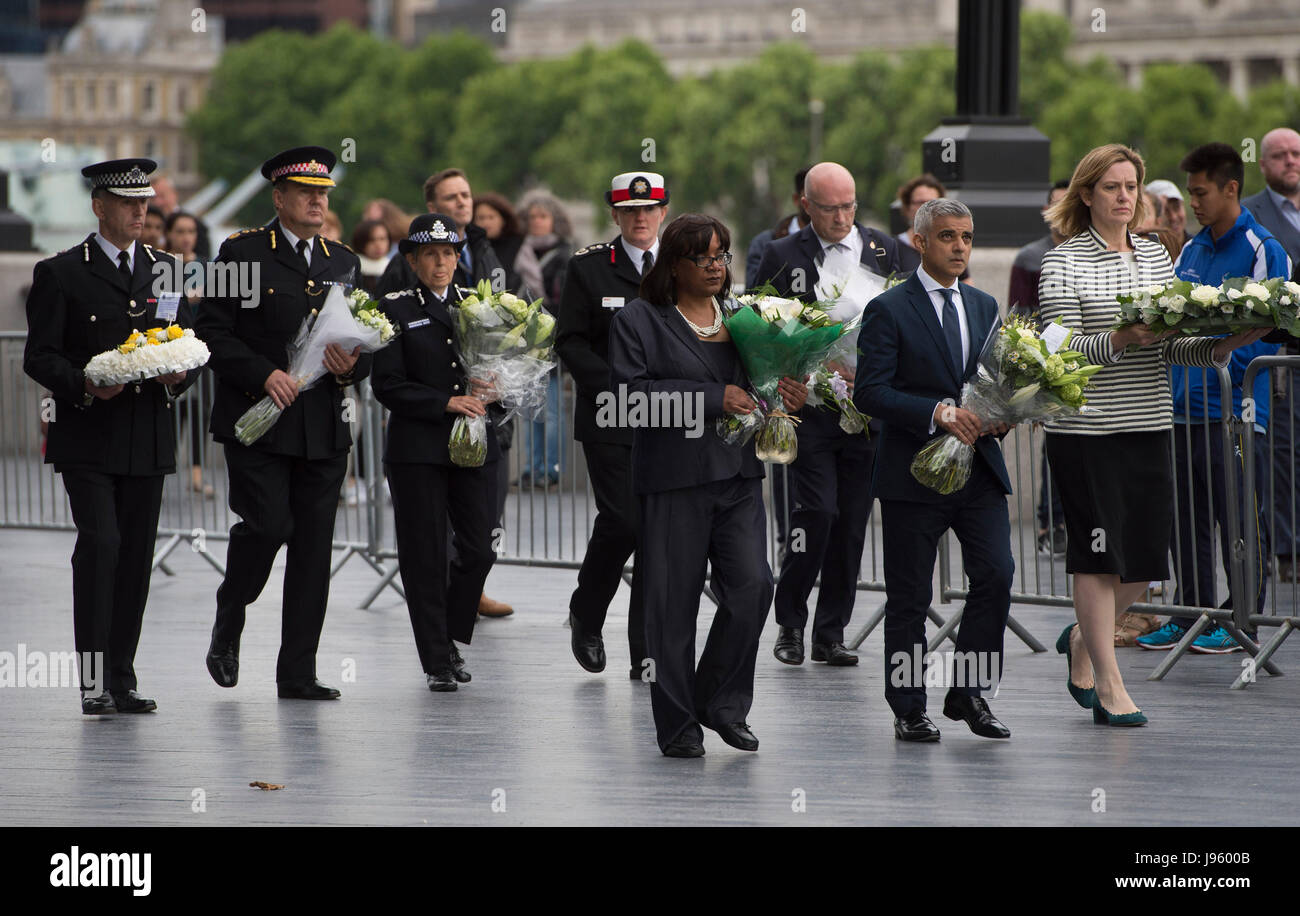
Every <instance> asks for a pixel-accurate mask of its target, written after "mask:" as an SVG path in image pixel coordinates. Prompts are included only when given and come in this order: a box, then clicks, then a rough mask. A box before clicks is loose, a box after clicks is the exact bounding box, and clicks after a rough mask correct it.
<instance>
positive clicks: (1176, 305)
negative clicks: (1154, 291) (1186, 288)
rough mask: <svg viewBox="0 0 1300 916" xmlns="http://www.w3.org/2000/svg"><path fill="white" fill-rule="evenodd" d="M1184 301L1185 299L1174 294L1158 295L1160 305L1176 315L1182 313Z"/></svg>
mask: <svg viewBox="0 0 1300 916" xmlns="http://www.w3.org/2000/svg"><path fill="white" fill-rule="evenodd" d="M1186 303H1187V300H1186V299H1184V298H1183V297H1182V296H1177V295H1175V296H1162V297H1160V305H1161V307H1162V308H1164V309H1165V310H1166V311H1168V312H1172V313H1174V314H1176V315H1181V314H1182V313H1183V306H1184V305H1185V304H1186Z"/></svg>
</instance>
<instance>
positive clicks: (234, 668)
mask: <svg viewBox="0 0 1300 916" xmlns="http://www.w3.org/2000/svg"><path fill="white" fill-rule="evenodd" d="M208 674H210V675H212V679H213V680H214V681H216V682H217V684H218V686H221V687H234V686H235V685H236V684H238V683H239V650H238V649H236V648H235V647H234V646H233V645H227V646H221V645H218V644H217V643H215V642H214V643H212V644H211V645H210V646H208Z"/></svg>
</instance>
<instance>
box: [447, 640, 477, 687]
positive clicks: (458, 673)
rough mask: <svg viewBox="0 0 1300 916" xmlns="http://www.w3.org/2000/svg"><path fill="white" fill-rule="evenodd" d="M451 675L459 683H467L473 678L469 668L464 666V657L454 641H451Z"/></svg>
mask: <svg viewBox="0 0 1300 916" xmlns="http://www.w3.org/2000/svg"><path fill="white" fill-rule="evenodd" d="M451 676H452V677H454V678H455V679H456V680H457V681H458V682H459V683H461V684H468V683H469V682H470V681H471V680H473V676H472V675H471V674H470V673H469V669H468V668H466V667H465V657H464V656H463V655H461V654H460V649H458V648H456V644H455V643H454V642H453V643H451Z"/></svg>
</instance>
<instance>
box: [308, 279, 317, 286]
mask: <svg viewBox="0 0 1300 916" xmlns="http://www.w3.org/2000/svg"><path fill="white" fill-rule="evenodd" d="M307 285H308V286H315V285H316V281H315V280H308V281H307Z"/></svg>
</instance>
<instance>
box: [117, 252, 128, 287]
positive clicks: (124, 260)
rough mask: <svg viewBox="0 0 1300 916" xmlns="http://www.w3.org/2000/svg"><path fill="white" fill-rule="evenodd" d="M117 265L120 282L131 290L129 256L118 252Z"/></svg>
mask: <svg viewBox="0 0 1300 916" xmlns="http://www.w3.org/2000/svg"><path fill="white" fill-rule="evenodd" d="M117 264H118V267H117V269H118V271H119V272H120V273H121V274H122V282H123V283H125V284H126V288H127V290H128V291H129V290H130V289H131V256H130V255H129V254H127V253H126V252H125V251H120V252H118V255H117Z"/></svg>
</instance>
